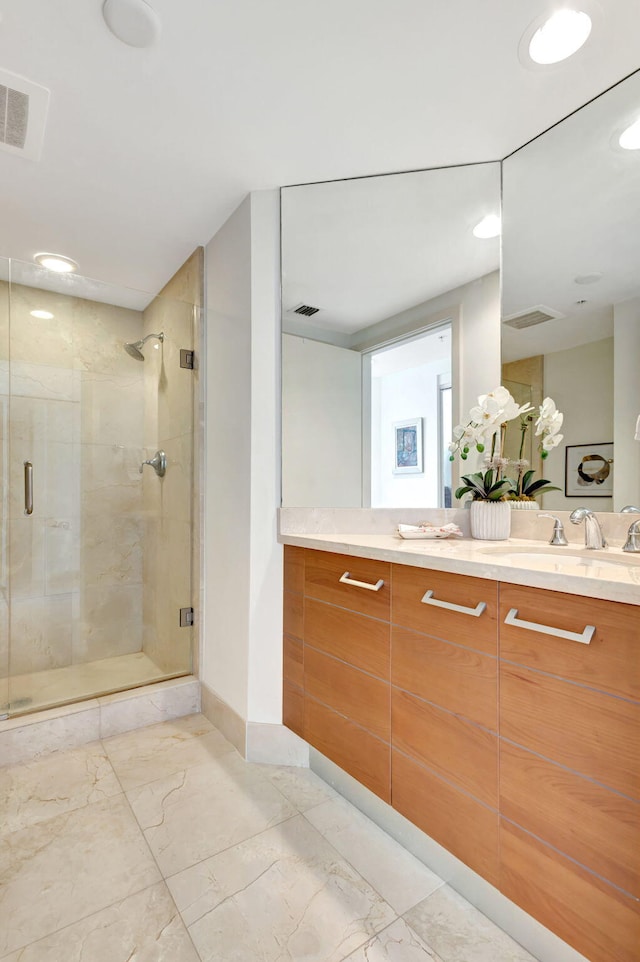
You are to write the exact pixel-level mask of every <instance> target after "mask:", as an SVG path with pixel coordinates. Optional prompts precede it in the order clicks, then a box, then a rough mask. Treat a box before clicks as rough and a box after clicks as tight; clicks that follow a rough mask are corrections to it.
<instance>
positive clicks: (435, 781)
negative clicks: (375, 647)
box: [391, 565, 499, 885]
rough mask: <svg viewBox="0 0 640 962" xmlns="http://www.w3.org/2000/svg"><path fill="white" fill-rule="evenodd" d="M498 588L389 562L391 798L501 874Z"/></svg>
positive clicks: (479, 866) (472, 861)
mask: <svg viewBox="0 0 640 962" xmlns="http://www.w3.org/2000/svg"><path fill="white" fill-rule="evenodd" d="M497 616H498V588H497V584H496V582H495V581H488V580H486V579H483V578H468V577H464V576H461V575H457V574H451V573H449V572H441V571H433V570H430V569H425V568H411V567H408V566H403V565H394V566H393V574H392V597H391V620H392V623H393V624H392V634H391V686H392V687H391V693H392V694H391V698H392V716H391V717H392V722H391V729H392V746H393V757H392V766H391V784H392V789H391V798H392V805H393V807H394V808H396V809H397V810H398V811H399V812H401V813H402V814H403V815H405V816H406V817H407V818H408V819H410V820H411V821H412V822H414V824H416V825H418V827H419V828H421V829H422V830H423V831H425V832H426V833H427V834H428V835H430V836H431V837H432V838H435V840H436V841H437V842H439V843H440V844H441V845H443V846H444V847H445V848H447V849H448V850H449V851H451V852H453V854H454V855H456V856H457V857H458V858H459V859H461V860H462V861H463V862H465V863H466V864H467V865H469V866H470V867H471V868H472V869H474V871H476V872H478V873H479V874H480V875H482V876H483V877H484V878H486V879H487V880H488V881H490V882H491V883H492V884H494V885H497V884H498V823H499V817H498V736H497V726H498V685H497V676H498V671H497V649H498V632H497Z"/></svg>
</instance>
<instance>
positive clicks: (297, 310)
mask: <svg viewBox="0 0 640 962" xmlns="http://www.w3.org/2000/svg"><path fill="white" fill-rule="evenodd" d="M319 310H320V308H319V307H310V306H309V305H308V304H298V306H297V307H294V309H293V313H294V314H304V316H305V317H313V315H314V314H317V313H318V311H319Z"/></svg>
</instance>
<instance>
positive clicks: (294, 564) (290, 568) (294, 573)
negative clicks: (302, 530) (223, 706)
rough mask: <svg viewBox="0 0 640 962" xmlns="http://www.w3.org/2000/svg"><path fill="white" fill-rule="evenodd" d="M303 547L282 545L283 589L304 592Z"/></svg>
mask: <svg viewBox="0 0 640 962" xmlns="http://www.w3.org/2000/svg"><path fill="white" fill-rule="evenodd" d="M304 553H305V552H304V548H297V547H296V546H295V545H291V544H286V545H285V546H284V590H285V591H295V592H297V593H298V594H299V595H301V594H303V593H304Z"/></svg>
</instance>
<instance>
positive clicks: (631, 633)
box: [500, 584, 640, 700]
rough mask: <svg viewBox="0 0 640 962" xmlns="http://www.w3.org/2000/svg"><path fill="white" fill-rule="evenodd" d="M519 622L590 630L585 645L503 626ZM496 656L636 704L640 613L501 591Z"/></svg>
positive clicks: (552, 594)
mask: <svg viewBox="0 0 640 962" xmlns="http://www.w3.org/2000/svg"><path fill="white" fill-rule="evenodd" d="M512 608H515V609H516V610H517V612H518V618H521V619H523V620H524V621H531V622H534V623H538V624H539V623H544V624H545V625H548V626H550V627H554V628H560V629H563V630H565V631H574V632H581V631H582V630H583V628H584V627H585V626H586V625H594V626H595V628H596V631H595V634H594V635H593V638H592V639H591V642H590V643H589V644H588V645H584V644H581V643H579V642H575V641H567V640H564V639H562V638H554V637H551V636H549V635H547V634H543V633H541V632H538V631H531V630H528V629H526V628H518V627H514V626H512V625H505V623H504V620H505V618H506V616H507V614H508V612H509V611H510V610H511V609H512ZM500 621H501V627H500V656H501V657H502V658H505V659H508V660H509V661H514V662H518V663H519V664H522V665H527V666H528V667H529V668H537V669H539V670H540V671H547V672H549V674H552V675H559V676H561V677H562V678H568V679H571V680H572V681H577V682H580V683H582V684H585V685H589V686H590V687H592V688H599V689H600V690H602V691H608V692H611V693H612V694H614V695H621V696H622V697H624V698H631V699H635V700H640V649H639V641H640V608H638V607H637V606H636V605H624V604H619V603H616V602H613V601H601V600H600V599H599V598H582V597H576V596H575V595H567V594H562V593H561V592H557V591H544V590H542V589H540V588H521V587H518V586H516V585H505V584H502V585H501V586H500Z"/></svg>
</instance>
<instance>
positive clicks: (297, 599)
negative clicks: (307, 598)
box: [282, 591, 304, 639]
mask: <svg viewBox="0 0 640 962" xmlns="http://www.w3.org/2000/svg"><path fill="white" fill-rule="evenodd" d="M282 622H283V628H284V633H285V634H286V635H292V636H293V637H294V638H300V639H302V638H304V596H303V595H296V594H294V593H293V592H291V591H285V592H284V594H283V608H282Z"/></svg>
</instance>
